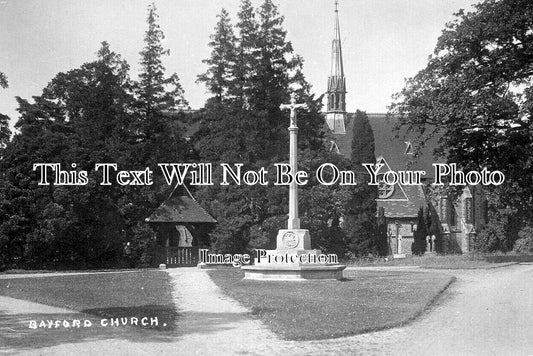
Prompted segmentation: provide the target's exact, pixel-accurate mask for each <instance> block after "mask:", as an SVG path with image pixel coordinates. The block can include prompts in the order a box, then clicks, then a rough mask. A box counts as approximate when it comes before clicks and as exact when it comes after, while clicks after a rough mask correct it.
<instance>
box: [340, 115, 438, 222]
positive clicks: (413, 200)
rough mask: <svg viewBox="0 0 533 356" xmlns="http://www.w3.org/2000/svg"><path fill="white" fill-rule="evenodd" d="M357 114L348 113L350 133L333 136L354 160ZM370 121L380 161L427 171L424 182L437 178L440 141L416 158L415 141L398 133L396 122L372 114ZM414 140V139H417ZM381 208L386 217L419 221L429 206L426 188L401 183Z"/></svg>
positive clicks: (380, 202)
mask: <svg viewBox="0 0 533 356" xmlns="http://www.w3.org/2000/svg"><path fill="white" fill-rule="evenodd" d="M354 118H355V113H348V115H347V118H346V133H345V134H343V135H337V134H333V133H330V137H331V138H332V141H334V142H335V143H336V145H337V147H338V150H339V152H340V154H342V155H343V156H344V157H346V158H348V159H350V158H351V153H352V140H353V124H354ZM368 120H369V122H370V126H371V127H372V131H373V133H374V144H375V151H374V154H375V156H376V159H378V158H379V157H383V158H384V160H385V161H386V163H387V164H388V166H389V167H390V169H391V170H393V171H400V170H409V171H410V170H424V171H426V175H425V176H424V179H432V178H433V166H432V164H433V163H435V162H439V160H437V159H435V158H434V157H433V150H434V149H435V148H436V147H437V139H433V140H430V141H429V142H428V144H427V145H426V146H425V147H423V148H422V150H421V152H420V155H419V156H418V157H414V155H413V154H412V153H411V152H412V151H411V150H412V149H413V147H412V145H411V139H413V138H414V137H412V136H410V135H406V134H405V130H403V131H402V130H400V131H399V132H398V131H395V130H394V121H393V119H388V118H387V115H386V114H368ZM413 141H414V140H413ZM377 202H378V207H383V208H384V210H385V216H386V217H389V218H416V217H417V215H418V210H419V209H420V207H425V206H426V205H427V203H426V199H425V194H424V191H423V187H422V186H416V185H402V186H400V185H399V184H397V185H396V186H395V187H394V193H393V194H392V196H390V197H389V198H387V199H378V201H377Z"/></svg>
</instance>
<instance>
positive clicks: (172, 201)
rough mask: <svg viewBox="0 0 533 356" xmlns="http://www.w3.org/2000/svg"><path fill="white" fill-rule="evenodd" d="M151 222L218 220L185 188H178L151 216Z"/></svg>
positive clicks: (149, 219) (193, 222)
mask: <svg viewBox="0 0 533 356" xmlns="http://www.w3.org/2000/svg"><path fill="white" fill-rule="evenodd" d="M146 222H149V223H169V222H170V223H181V224H200V223H211V224H214V223H216V222H217V221H216V220H215V219H214V218H213V217H212V216H211V215H209V213H208V212H207V211H206V210H205V209H204V208H202V207H201V206H200V204H198V202H197V201H196V200H194V199H193V198H192V196H191V195H190V194H189V193H188V191H186V190H185V189H176V190H174V192H172V194H171V196H170V197H169V198H168V199H167V200H165V201H164V202H163V204H161V205H160V206H159V208H157V209H156V210H155V211H154V212H153V213H152V215H150V217H149V218H147V219H146Z"/></svg>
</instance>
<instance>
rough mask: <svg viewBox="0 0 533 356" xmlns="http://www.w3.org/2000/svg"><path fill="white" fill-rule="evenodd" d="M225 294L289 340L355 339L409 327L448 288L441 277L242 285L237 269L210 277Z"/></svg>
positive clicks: (377, 275) (371, 275)
mask: <svg viewBox="0 0 533 356" xmlns="http://www.w3.org/2000/svg"><path fill="white" fill-rule="evenodd" d="M208 273H209V276H210V277H211V279H212V280H213V281H214V282H215V283H216V284H217V285H218V286H219V287H221V288H222V290H223V291H224V292H225V293H226V294H228V295H229V296H231V297H232V298H234V299H236V300H238V301H239V302H240V303H241V304H243V305H244V306H246V307H247V308H249V309H250V310H252V313H253V314H254V315H257V316H258V317H259V318H260V319H261V320H262V321H263V322H264V323H265V324H266V325H268V326H269V327H270V329H271V330H272V331H274V332H275V333H276V334H278V335H279V336H281V337H282V338H284V339H288V340H318V339H327V338H335V337H341V336H346V335H353V334H358V333H363V332H368V331H373V330H379V329H383V328H388V327H393V326H397V325H401V324H403V323H406V322H408V321H410V320H412V319H413V318H415V317H416V316H417V315H419V314H420V313H421V312H422V311H424V309H425V308H426V307H428V306H429V305H430V304H431V303H432V302H433V301H434V300H435V298H436V297H437V296H438V295H439V294H440V293H441V292H442V291H443V290H444V289H445V288H446V286H448V285H449V283H450V282H451V280H452V279H453V278H452V277H450V276H448V275H444V274H439V273H423V272H420V273H417V272H411V273H402V272H375V271H374V272H372V271H368V272H367V271H364V272H359V271H358V272H357V273H356V276H355V277H353V278H350V279H347V280H344V281H305V282H273V281H251V280H243V279H242V278H243V276H244V273H243V272H242V271H241V270H239V269H229V270H228V269H223V270H222V269H221V270H211V271H208Z"/></svg>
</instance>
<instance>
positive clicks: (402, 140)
mask: <svg viewBox="0 0 533 356" xmlns="http://www.w3.org/2000/svg"><path fill="white" fill-rule="evenodd" d="M327 83H328V86H327V93H326V94H327V106H326V110H327V111H326V113H325V122H326V124H327V131H329V134H328V139H329V143H328V146H329V147H330V150H331V151H334V152H336V153H338V154H340V155H342V156H344V157H345V158H347V159H350V158H351V157H350V156H351V151H352V141H353V139H354V133H353V124H354V118H355V113H348V112H347V111H346V94H347V91H346V78H345V76H344V65H343V57H342V45H341V36H340V24H339V11H338V2H337V1H335V13H334V37H333V41H332V50H331V69H330V74H329V77H328V82H327ZM367 116H368V119H369V122H370V126H371V128H372V131H373V134H374V142H375V152H374V153H375V157H376V162H378V163H382V164H383V168H382V169H381V170H380V172H378V173H379V175H378V177H380V179H381V180H382V177H383V174H384V173H386V172H388V171H395V172H397V171H401V170H424V171H425V172H426V175H425V176H424V177H423V180H422V182H423V183H424V184H423V185H402V184H395V185H388V184H385V183H384V182H383V180H382V181H381V183H380V185H379V186H378V192H379V193H378V194H379V195H378V199H377V206H378V209H379V208H383V210H384V213H385V217H386V219H387V231H388V234H387V235H388V239H389V247H390V249H389V251H390V253H391V254H392V255H404V254H411V245H412V243H413V236H414V232H415V231H416V229H417V223H418V212H419V210H420V208H422V209H424V210H427V211H429V213H430V214H431V218H432V221H436V222H437V223H438V225H439V226H438V230H439V233H438V234H437V236H435V237H434V238H433V237H432V236H429V237H428V238H427V245H426V253H427V252H435V251H436V252H443V253H466V252H469V251H471V250H472V248H473V241H474V239H475V236H476V233H477V232H478V231H480V229H481V228H482V227H483V226H484V225H485V223H486V221H487V217H486V216H485V215H486V210H487V209H486V199H485V197H484V194H483V190H482V189H481V186H466V187H465V188H464V189H463V192H462V195H461V196H460V197H459V198H458V199H457V200H456V201H451V200H450V199H448V196H447V195H445V194H444V193H439V192H437V191H436V190H435V186H431V184H430V182H433V181H434V174H433V171H434V167H433V166H432V164H433V163H439V161H438V160H435V159H434V157H433V154H432V153H433V151H434V149H435V148H436V147H437V141H436V140H432V141H430V142H428V144H426V146H425V147H424V148H423V149H422V151H421V155H419V156H418V157H416V158H415V157H414V152H413V146H412V143H411V142H413V141H414V140H413V141H412V137H410V136H409V135H408V134H406V133H405V131H404V132H402V131H401V130H400V131H395V130H394V123H395V122H394V118H388V117H387V115H386V114H367ZM440 163H442V162H440ZM430 193H431V194H430Z"/></svg>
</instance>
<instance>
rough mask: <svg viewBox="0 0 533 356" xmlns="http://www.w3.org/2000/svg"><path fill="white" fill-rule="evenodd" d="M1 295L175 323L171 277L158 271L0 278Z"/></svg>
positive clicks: (104, 314)
mask: <svg viewBox="0 0 533 356" xmlns="http://www.w3.org/2000/svg"><path fill="white" fill-rule="evenodd" d="M0 295H3V296H7V297H12V298H17V299H24V300H28V301H31V302H35V303H41V304H46V305H50V306H55V307H60V308H67V309H72V310H76V311H79V312H82V313H88V314H93V315H97V316H102V317H104V318H115V317H130V316H134V317H139V316H148V317H151V316H153V317H158V319H159V321H160V325H161V326H162V325H163V324H165V323H166V324H167V328H168V327H171V326H173V325H174V320H175V318H176V311H175V307H174V303H173V300H172V294H171V285H170V277H169V276H168V274H167V273H164V272H161V271H142V272H124V273H109V274H107V273H101V274H84V275H72V276H68V275H67V276H50V277H48V276H47V277H39V278H16V279H0Z"/></svg>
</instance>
